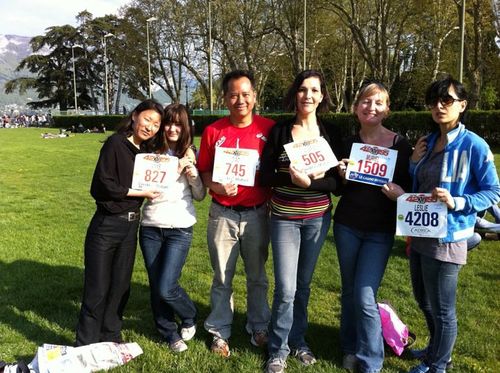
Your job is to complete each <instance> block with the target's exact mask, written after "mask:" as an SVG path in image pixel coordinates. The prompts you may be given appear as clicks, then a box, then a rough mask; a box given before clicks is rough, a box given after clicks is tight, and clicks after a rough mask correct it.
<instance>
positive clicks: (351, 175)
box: [346, 143, 398, 186]
mask: <svg viewBox="0 0 500 373" xmlns="http://www.w3.org/2000/svg"><path fill="white" fill-rule="evenodd" d="M397 158H398V151H397V150H393V149H389V148H384V147H383V146H376V145H368V144H360V143H354V144H352V148H351V154H350V155H349V159H350V160H351V161H352V162H350V163H349V165H348V166H347V169H346V179H347V180H352V181H357V182H360V183H365V184H371V185H378V186H382V185H384V184H387V183H388V182H390V181H392V178H393V176H394V168H395V167H396V160H397Z"/></svg>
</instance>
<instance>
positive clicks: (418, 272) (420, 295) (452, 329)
mask: <svg viewBox="0 0 500 373" xmlns="http://www.w3.org/2000/svg"><path fill="white" fill-rule="evenodd" d="M461 267H462V266H461V265H460V264H454V263H447V262H442V261H440V260H437V259H434V258H431V257H428V256H425V255H421V254H419V253H417V252H415V251H414V250H412V251H411V253H410V273H411V281H412V286H413V294H414V295H415V299H416V301H417V303H418V306H419V307H420V309H421V310H422V312H423V314H424V316H425V321H426V322H427V327H428V329H429V336H430V340H429V347H428V353H427V357H426V358H425V360H424V361H425V363H426V364H427V365H428V366H429V367H430V368H431V372H437V373H442V372H445V371H446V363H447V362H448V361H449V360H450V358H451V353H452V351H453V346H454V344H455V340H456V338H457V316H456V295H457V283H458V273H459V272H460V268H461Z"/></svg>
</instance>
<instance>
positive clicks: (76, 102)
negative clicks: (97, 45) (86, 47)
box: [71, 44, 83, 114]
mask: <svg viewBox="0 0 500 373" xmlns="http://www.w3.org/2000/svg"><path fill="white" fill-rule="evenodd" d="M75 48H83V47H82V46H81V45H78V44H75V45H72V46H71V61H72V62H73V96H74V98H75V112H76V113H77V114H78V101H77V98H76V68H75Z"/></svg>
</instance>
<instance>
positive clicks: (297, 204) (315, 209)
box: [270, 151, 332, 219]
mask: <svg viewBox="0 0 500 373" xmlns="http://www.w3.org/2000/svg"><path fill="white" fill-rule="evenodd" d="M289 166H290V160H289V159H288V155H287V154H286V152H285V151H283V152H282V153H281V154H280V156H279V158H278V167H277V173H278V174H279V173H284V174H288V168H289ZM270 206H271V213H272V214H273V215H275V216H279V217H281V218H283V219H313V218H318V217H320V216H323V214H325V212H327V211H328V210H331V209H332V202H331V199H330V193H326V192H320V191H316V190H309V189H304V188H299V187H295V186H291V185H283V186H276V187H274V188H273V194H272V197H271V201H270Z"/></svg>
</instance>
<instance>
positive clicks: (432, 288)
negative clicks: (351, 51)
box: [410, 77, 500, 373]
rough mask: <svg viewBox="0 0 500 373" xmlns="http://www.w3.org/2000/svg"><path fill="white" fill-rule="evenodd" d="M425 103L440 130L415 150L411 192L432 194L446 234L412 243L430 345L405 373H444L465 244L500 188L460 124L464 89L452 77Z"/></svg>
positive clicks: (486, 154)
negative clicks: (442, 207)
mask: <svg viewBox="0 0 500 373" xmlns="http://www.w3.org/2000/svg"><path fill="white" fill-rule="evenodd" d="M425 103H426V105H427V107H429V108H430V110H431V114H432V119H433V120H434V122H435V123H436V124H438V125H439V130H438V131H436V132H434V133H432V134H430V135H429V136H425V137H422V138H420V139H419V140H418V141H417V144H416V145H415V150H414V152H413V155H412V156H411V163H410V171H411V174H412V177H413V192H418V193H432V196H433V197H435V198H437V200H439V201H441V202H444V203H445V204H446V206H447V208H448V211H447V217H446V218H447V232H446V233H447V234H446V237H444V238H439V239H438V238H421V237H412V240H411V252H410V272H411V279H412V285H413V293H414V295H415V298H416V300H417V303H418V305H419V307H420V309H421V310H422V312H423V314H424V316H425V320H426V322H427V327H428V328H429V335H430V340H429V344H428V346H427V347H426V348H425V349H424V350H421V351H418V352H416V353H415V352H414V353H415V354H416V355H420V356H416V357H420V358H421V359H423V362H422V363H421V364H420V365H418V366H416V367H415V368H413V369H412V370H411V371H410V372H411V373H426V372H436V373H443V372H445V371H446V366H447V364H448V363H449V361H450V359H451V353H452V350H453V345H454V343H455V339H456V336H457V318H456V310H455V303H456V291H457V282H458V273H459V271H460V268H461V267H462V265H464V264H465V263H466V260H467V238H469V237H470V236H472V234H473V233H474V223H475V221H476V220H475V219H476V213H477V212H478V211H482V210H485V209H487V208H488V207H490V206H491V205H493V204H496V203H498V201H499V199H500V186H499V184H498V174H497V171H496V169H495V164H494V161H493V154H492V153H491V151H490V148H489V147H488V144H486V142H485V141H484V140H483V139H482V138H481V137H479V136H477V135H476V134H475V133H473V132H471V131H468V130H467V129H465V126H464V125H463V124H462V123H461V121H460V120H461V118H462V116H463V114H464V112H465V109H466V107H467V94H466V91H465V89H464V86H463V85H462V84H461V83H460V82H458V81H456V80H454V79H453V78H451V77H447V78H443V79H441V80H437V81H435V82H433V83H432V84H431V85H430V86H429V88H428V89H427V92H426V95H425ZM485 342H486V341H485Z"/></svg>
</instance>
